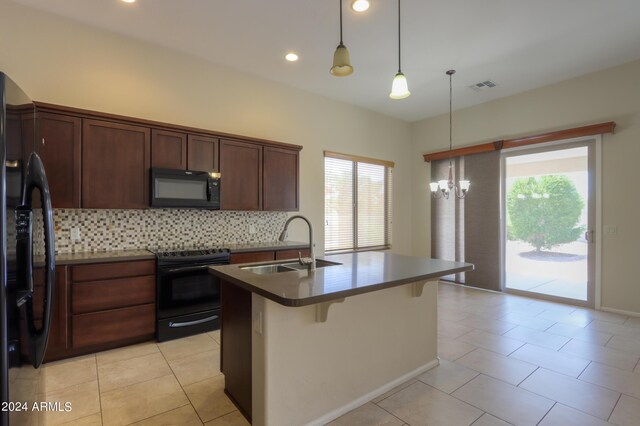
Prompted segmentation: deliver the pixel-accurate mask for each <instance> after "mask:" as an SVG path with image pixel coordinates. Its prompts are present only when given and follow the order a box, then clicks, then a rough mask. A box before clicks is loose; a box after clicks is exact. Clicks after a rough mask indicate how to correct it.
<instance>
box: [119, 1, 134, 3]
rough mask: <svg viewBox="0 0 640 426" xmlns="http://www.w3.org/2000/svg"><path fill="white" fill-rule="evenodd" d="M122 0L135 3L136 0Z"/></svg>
mask: <svg viewBox="0 0 640 426" xmlns="http://www.w3.org/2000/svg"><path fill="white" fill-rule="evenodd" d="M122 1H123V2H125V3H135V2H136V0H122Z"/></svg>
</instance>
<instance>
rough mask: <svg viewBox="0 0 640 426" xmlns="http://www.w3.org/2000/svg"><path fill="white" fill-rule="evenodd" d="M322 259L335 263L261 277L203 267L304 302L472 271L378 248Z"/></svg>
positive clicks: (266, 293) (234, 268)
mask: <svg viewBox="0 0 640 426" xmlns="http://www.w3.org/2000/svg"><path fill="white" fill-rule="evenodd" d="M325 260H328V261H330V262H338V263H341V265H334V266H327V267H324V268H318V269H317V270H316V271H315V272H310V271H307V270H302V271H290V272H278V273H273V274H265V275H260V274H256V273H253V272H251V271H248V270H243V269H240V266H246V265H224V266H212V267H210V268H209V271H210V272H211V273H212V274H214V275H217V276H218V277H220V278H222V279H223V280H225V281H228V282H230V283H232V284H235V285H237V286H238V287H241V288H243V289H245V290H248V291H251V292H254V293H257V294H259V295H261V296H263V297H266V298H267V299H271V300H273V301H274V302H277V303H279V304H281V305H284V306H306V305H313V304H316V303H320V302H327V301H330V300H335V299H341V298H343V297H348V296H354V295H357V294H363V293H369V292H372V291H377V290H382V289H385V288H390V287H396V286H399V285H403V284H408V283H412V282H416V281H424V280H428V279H430V278H438V277H443V276H446V275H450V274H453V273H458V272H464V271H471V270H473V265H472V264H470V263H462V262H450V261H446V260H439V259H427V258H422V257H411V256H402V255H398V254H391V253H383V252H361V253H353V254H338V255H333V256H327V257H325ZM289 262H291V261H290V260H289V261H283V262H260V263H255V264H251V265H261V264H262V265H264V264H274V263H280V264H281V263H289Z"/></svg>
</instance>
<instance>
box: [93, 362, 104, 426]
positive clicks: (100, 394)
mask: <svg viewBox="0 0 640 426" xmlns="http://www.w3.org/2000/svg"><path fill="white" fill-rule="evenodd" d="M94 359H95V361H96V380H97V381H98V404H99V405H100V423H102V424H103V425H104V414H103V412H102V391H101V390H100V370H98V356H97V355H96V354H94Z"/></svg>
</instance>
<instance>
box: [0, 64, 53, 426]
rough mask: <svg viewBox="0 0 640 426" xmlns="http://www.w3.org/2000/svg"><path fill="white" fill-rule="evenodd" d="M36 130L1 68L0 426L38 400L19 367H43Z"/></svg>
mask: <svg viewBox="0 0 640 426" xmlns="http://www.w3.org/2000/svg"><path fill="white" fill-rule="evenodd" d="M38 128H39V127H38V114H37V112H36V108H35V106H34V104H33V102H32V101H31V100H30V99H29V97H28V96H27V95H26V94H25V93H24V92H23V91H22V90H21V89H20V88H19V87H18V86H17V85H16V84H15V83H14V82H13V81H12V80H11V79H10V78H9V77H7V76H6V75H5V74H4V73H2V72H0V179H1V185H0V229H1V230H2V236H1V238H0V281H1V283H0V345H1V346H0V358H1V365H0V380H1V381H2V383H1V386H2V387H1V389H0V391H1V396H2V406H3V407H4V408H5V409H3V410H0V416H1V417H0V425H2V426H5V425H9V421H10V420H15V421H14V424H19V423H20V422H19V420H18V419H13V415H14V413H11V416H10V415H9V414H10V412H9V410H7V409H6V408H7V407H9V405H7V404H9V403H11V402H13V403H15V402H18V401H26V400H30V401H32V402H36V401H35V400H34V399H35V398H36V394H37V388H34V387H33V386H30V387H29V388H28V389H22V388H21V386H22V385H23V384H24V383H23V382H25V381H24V380H19V377H20V371H21V370H23V369H31V370H32V369H33V368H38V367H40V365H41V364H42V361H43V359H44V354H45V351H46V348H47V340H48V338H49V331H50V326H51V311H52V307H53V302H54V301H53V297H54V294H55V291H54V290H55V288H54V285H55V257H54V254H55V249H54V234H53V212H52V210H51V197H50V193H49V186H48V184H47V176H46V174H45V170H44V166H43V164H42V161H41V159H40V157H38V155H37V154H36V153H35V152H33V150H34V147H35V146H36V143H35V142H36V139H37V138H38V134H39V132H38ZM34 236H38V237H37V238H36V237H34ZM34 239H35V240H34ZM34 252H37V254H38V256H36V259H35V262H36V264H37V266H38V267H43V268H44V270H45V281H44V288H43V290H42V291H43V295H44V297H43V300H42V301H39V302H36V300H35V298H34V297H33V293H34V282H33V267H34ZM40 263H41V264H40ZM32 376H33V375H31V377H32ZM30 384H31V385H32V383H30ZM9 408H10V407H9ZM10 417H11V418H10Z"/></svg>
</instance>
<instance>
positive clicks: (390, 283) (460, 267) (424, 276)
mask: <svg viewBox="0 0 640 426" xmlns="http://www.w3.org/2000/svg"><path fill="white" fill-rule="evenodd" d="M381 255H384V254H381ZM332 257H333V256H330V257H329V259H331V261H333V260H335V259H332ZM273 263H274V262H272V261H270V262H256V263H251V264H242V265H227V266H222V267H218V266H212V267H210V268H209V271H210V272H211V273H212V274H214V275H216V276H218V277H219V278H222V279H224V280H225V281H228V282H229V283H231V284H234V285H236V286H238V287H240V288H242V289H244V290H247V291H250V292H253V293H256V294H258V295H260V296H263V297H265V298H267V299H270V300H272V301H274V302H276V303H278V304H280V305H283V306H287V307H302V306H309V305H315V304H318V303H322V302H330V301H333V300H338V299H342V298H345V297H350V296H356V295H359V294H365V293H370V292H374V291H379V290H384V289H388V288H392V287H398V286H401V285H406V284H410V283H413V282H419V281H427V280H430V279H432V278H440V277H443V276H447V275H450V274H455V273H459V272H466V271H471V270H473V269H474V266H473V265H472V264H468V263H460V262H451V263H452V264H455V265H456V266H455V267H451V268H449V269H447V270H446V273H445V272H443V271H435V272H431V273H420V274H416V275H413V276H404V277H398V278H388V279H386V280H384V281H379V282H376V283H371V284H368V285H365V286H362V287H350V288H346V289H344V290H339V291H329V292H327V293H323V294H316V295H311V296H306V297H286V296H285V295H281V294H278V293H276V292H275V291H270V290H269V289H267V288H263V287H259V286H256V285H254V284H252V283H250V282H247V281H245V280H243V279H242V278H241V276H236V275H234V274H233V272H234V270H235V271H238V270H239V268H238V266H246V265H260V264H273ZM277 263H285V262H277ZM220 269H224V270H223V271H221V270H220ZM227 271H228V272H227ZM295 273H296V272H280V273H276V275H280V274H295ZM271 275H273V274H271Z"/></svg>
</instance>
